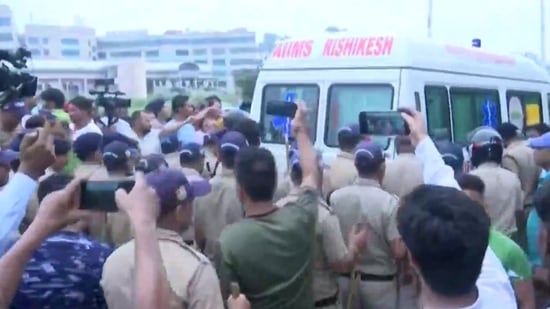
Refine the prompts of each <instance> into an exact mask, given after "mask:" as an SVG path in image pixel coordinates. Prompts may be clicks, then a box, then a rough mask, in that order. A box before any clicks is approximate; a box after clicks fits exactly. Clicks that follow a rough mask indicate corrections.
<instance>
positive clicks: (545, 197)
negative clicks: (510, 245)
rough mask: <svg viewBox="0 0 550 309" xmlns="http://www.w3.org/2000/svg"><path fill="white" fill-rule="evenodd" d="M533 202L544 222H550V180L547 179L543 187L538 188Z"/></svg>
mask: <svg viewBox="0 0 550 309" xmlns="http://www.w3.org/2000/svg"><path fill="white" fill-rule="evenodd" d="M533 204H535V209H536V211H537V215H539V217H540V219H541V220H542V222H544V223H548V222H550V181H545V182H544V183H543V185H542V187H540V188H539V189H537V191H536V192H535V196H534V198H533Z"/></svg>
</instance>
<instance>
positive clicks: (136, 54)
mask: <svg viewBox="0 0 550 309" xmlns="http://www.w3.org/2000/svg"><path fill="white" fill-rule="evenodd" d="M111 57H112V58H140V57H141V52H140V51H120V52H112V53H111Z"/></svg>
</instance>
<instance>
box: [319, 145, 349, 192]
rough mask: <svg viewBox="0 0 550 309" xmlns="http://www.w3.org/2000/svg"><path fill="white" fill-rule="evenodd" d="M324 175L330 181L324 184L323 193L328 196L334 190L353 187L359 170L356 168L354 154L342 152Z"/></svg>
mask: <svg viewBox="0 0 550 309" xmlns="http://www.w3.org/2000/svg"><path fill="white" fill-rule="evenodd" d="M324 174H325V176H324V177H325V178H327V179H328V181H326V182H324V183H323V185H324V187H323V193H324V194H325V195H327V196H328V195H329V194H331V192H333V191H334V190H337V189H340V188H343V187H345V186H349V185H351V184H352V183H353V182H354V181H355V179H356V178H357V169H356V168H355V163H354V159H353V154H351V153H347V152H340V153H339V154H338V155H337V156H336V158H335V159H334V160H333V161H332V162H330V164H329V167H328V169H327V170H326V171H325V173H324Z"/></svg>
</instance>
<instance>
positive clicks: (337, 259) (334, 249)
mask: <svg viewBox="0 0 550 309" xmlns="http://www.w3.org/2000/svg"><path fill="white" fill-rule="evenodd" d="M321 229H322V230H321V233H322V241H323V249H324V253H325V255H326V257H327V260H328V263H329V266H330V268H331V269H332V270H334V271H335V272H339V273H349V272H350V271H351V269H352V268H353V266H354V265H355V263H356V262H357V261H358V260H359V257H360V255H359V250H358V248H357V246H356V245H355V244H354V243H352V242H351V241H350V242H349V244H348V246H347V247H346V244H345V242H344V238H343V237H342V232H341V229H340V222H339V221H338V218H337V217H336V216H335V215H332V214H331V215H329V216H327V218H326V219H325V222H323V224H322V226H321Z"/></svg>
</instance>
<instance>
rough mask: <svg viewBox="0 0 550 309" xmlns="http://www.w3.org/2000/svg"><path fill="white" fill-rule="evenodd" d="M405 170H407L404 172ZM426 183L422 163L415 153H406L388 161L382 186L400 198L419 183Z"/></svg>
mask: <svg viewBox="0 0 550 309" xmlns="http://www.w3.org/2000/svg"><path fill="white" fill-rule="evenodd" d="M403 171H407V172H406V173H403ZM421 184H424V176H423V174H422V163H421V162H420V160H418V158H416V156H415V155H414V154H409V153H404V154H400V155H398V156H397V157H396V158H395V159H393V160H388V161H386V171H385V174H384V179H383V181H382V188H383V189H384V190H386V191H388V192H389V193H391V194H395V195H397V196H398V197H399V198H402V197H404V196H405V195H407V194H409V193H411V192H412V190H414V188H416V187H418V186H419V185H421Z"/></svg>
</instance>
